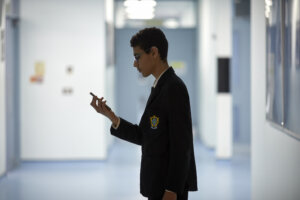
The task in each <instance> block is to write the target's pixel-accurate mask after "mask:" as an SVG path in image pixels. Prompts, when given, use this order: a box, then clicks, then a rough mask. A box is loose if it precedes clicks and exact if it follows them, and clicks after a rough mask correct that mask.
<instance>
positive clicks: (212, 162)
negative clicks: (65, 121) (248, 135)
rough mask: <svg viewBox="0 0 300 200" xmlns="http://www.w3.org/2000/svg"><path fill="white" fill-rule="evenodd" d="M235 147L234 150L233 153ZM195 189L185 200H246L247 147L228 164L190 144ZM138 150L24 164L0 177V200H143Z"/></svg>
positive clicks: (118, 147)
mask: <svg viewBox="0 0 300 200" xmlns="http://www.w3.org/2000/svg"><path fill="white" fill-rule="evenodd" d="M236 149H237V150H236ZM195 156H196V162H197V163H196V165H197V173H198V187H199V191H197V192H191V193H189V199H190V200H219V199H220V200H221V199H222V200H250V199H251V198H250V154H249V148H248V147H246V148H235V156H234V157H233V159H231V160H230V161H222V160H216V159H215V156H214V151H213V150H209V149H207V148H205V147H203V145H202V144H200V143H199V142H195ZM139 164H140V148H139V147H138V146H135V145H132V144H129V143H126V142H123V141H120V140H118V141H116V143H115V144H114V145H113V147H112V149H111V151H110V153H109V158H108V159H107V160H106V161H101V162H92V161H91V162H23V163H22V165H21V166H20V167H19V168H17V169H15V170H13V171H11V172H9V173H8V174H7V175H6V176H4V177H1V178H0V200H83V199H87V200H145V199H146V198H144V197H142V196H141V195H140V194H139V167H140V166H139Z"/></svg>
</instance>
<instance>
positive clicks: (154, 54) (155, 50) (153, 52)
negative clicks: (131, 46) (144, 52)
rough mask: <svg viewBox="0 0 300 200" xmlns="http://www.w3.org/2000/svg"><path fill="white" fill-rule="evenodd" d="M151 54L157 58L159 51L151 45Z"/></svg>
mask: <svg viewBox="0 0 300 200" xmlns="http://www.w3.org/2000/svg"><path fill="white" fill-rule="evenodd" d="M151 50H152V51H151V54H152V55H153V56H154V57H155V58H157V57H159V52H158V48H157V47H152V48H151Z"/></svg>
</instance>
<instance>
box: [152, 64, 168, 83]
mask: <svg viewBox="0 0 300 200" xmlns="http://www.w3.org/2000/svg"><path fill="white" fill-rule="evenodd" d="M168 69H169V68H167V69H165V71H163V72H162V73H161V74H160V75H159V77H158V78H157V79H156V80H155V81H154V83H153V86H152V87H153V88H155V87H156V85H157V83H158V81H159V79H160V77H161V76H162V75H163V74H164V73H165V72H166V71H167V70H168Z"/></svg>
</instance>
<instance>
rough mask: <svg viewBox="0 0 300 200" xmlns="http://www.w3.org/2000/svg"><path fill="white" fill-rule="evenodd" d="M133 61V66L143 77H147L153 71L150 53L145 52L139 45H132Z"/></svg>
mask: <svg viewBox="0 0 300 200" xmlns="http://www.w3.org/2000/svg"><path fill="white" fill-rule="evenodd" d="M133 55H134V58H135V60H134V63H133V66H134V67H136V68H137V70H138V71H139V72H140V73H142V75H143V77H147V76H149V75H150V74H152V73H153V67H154V62H153V61H154V60H153V57H152V55H151V50H150V53H149V54H147V53H146V52H145V51H144V50H142V49H141V48H140V47H139V46H136V47H133Z"/></svg>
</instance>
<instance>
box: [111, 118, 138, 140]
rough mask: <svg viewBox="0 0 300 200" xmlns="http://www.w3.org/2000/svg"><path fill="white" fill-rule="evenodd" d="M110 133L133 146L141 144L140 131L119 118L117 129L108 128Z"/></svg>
mask: <svg viewBox="0 0 300 200" xmlns="http://www.w3.org/2000/svg"><path fill="white" fill-rule="evenodd" d="M110 133H111V134H112V135H113V136H116V137H118V138H120V139H123V140H126V141H128V142H132V143H134V144H138V145H141V144H142V130H141V128H140V127H139V126H138V125H136V124H132V123H130V122H128V121H126V120H124V119H122V118H120V125H119V127H118V128H117V129H114V128H113V127H111V128H110Z"/></svg>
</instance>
